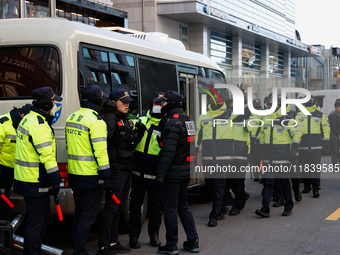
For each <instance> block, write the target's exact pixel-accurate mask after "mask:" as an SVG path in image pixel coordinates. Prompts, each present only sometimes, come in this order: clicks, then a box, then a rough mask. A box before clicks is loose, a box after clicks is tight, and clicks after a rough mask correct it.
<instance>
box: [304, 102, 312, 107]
mask: <svg viewBox="0 0 340 255" xmlns="http://www.w3.org/2000/svg"><path fill="white" fill-rule="evenodd" d="M313 105H314V103H313V102H307V103H305V106H306V107H312V106H313Z"/></svg>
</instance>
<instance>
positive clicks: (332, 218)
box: [325, 208, 340, 221]
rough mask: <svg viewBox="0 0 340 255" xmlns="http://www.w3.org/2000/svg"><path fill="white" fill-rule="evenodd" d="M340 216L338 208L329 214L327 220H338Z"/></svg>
mask: <svg viewBox="0 0 340 255" xmlns="http://www.w3.org/2000/svg"><path fill="white" fill-rule="evenodd" d="M339 218H340V208H339V209H338V210H336V211H335V212H334V213H332V214H331V215H329V216H328V217H327V218H326V219H325V220H334V221H336V220H338V219H339Z"/></svg>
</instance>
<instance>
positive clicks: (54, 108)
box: [50, 105, 58, 116]
mask: <svg viewBox="0 0 340 255" xmlns="http://www.w3.org/2000/svg"><path fill="white" fill-rule="evenodd" d="M57 109H58V106H57V105H54V106H53V108H52V110H51V112H50V115H52V116H54V115H55V113H56V111H57Z"/></svg>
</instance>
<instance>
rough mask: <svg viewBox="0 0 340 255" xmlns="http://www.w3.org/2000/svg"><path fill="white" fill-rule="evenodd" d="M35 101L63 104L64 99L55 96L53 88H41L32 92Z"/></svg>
mask: <svg viewBox="0 0 340 255" xmlns="http://www.w3.org/2000/svg"><path fill="white" fill-rule="evenodd" d="M32 97H33V99H34V101H36V102H41V101H46V100H48V99H50V100H54V101H58V102H61V101H63V98H62V97H60V96H57V95H56V94H54V91H53V90H52V88H51V87H40V88H37V89H35V90H33V91H32Z"/></svg>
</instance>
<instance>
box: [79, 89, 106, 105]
mask: <svg viewBox="0 0 340 255" xmlns="http://www.w3.org/2000/svg"><path fill="white" fill-rule="evenodd" d="M81 96H82V98H83V100H87V101H89V102H94V101H96V100H98V99H101V98H109V95H108V94H107V93H104V92H103V91H102V90H101V89H100V87H99V86H98V85H91V86H88V87H86V88H84V89H82V91H81Z"/></svg>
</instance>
